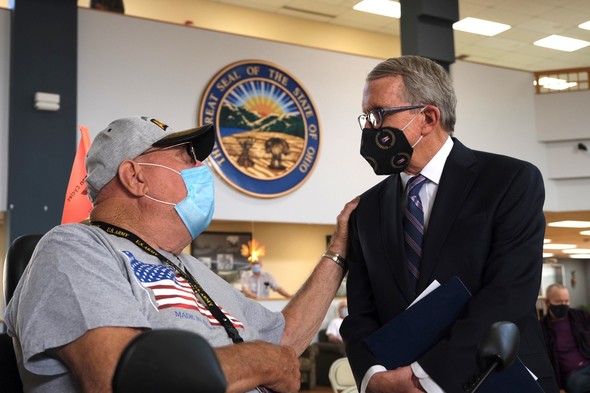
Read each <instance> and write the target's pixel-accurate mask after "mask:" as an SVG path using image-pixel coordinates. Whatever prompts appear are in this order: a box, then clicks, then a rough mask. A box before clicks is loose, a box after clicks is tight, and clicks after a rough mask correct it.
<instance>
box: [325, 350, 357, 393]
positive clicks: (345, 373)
mask: <svg viewBox="0 0 590 393" xmlns="http://www.w3.org/2000/svg"><path fill="white" fill-rule="evenodd" d="M328 377H329V378H330V384H331V385H332V390H333V391H334V393H343V391H344V390H347V389H349V388H351V387H354V388H356V382H355V380H354V375H353V374H352V369H351V368H350V364H349V363H348V358H340V359H337V360H336V361H335V362H334V363H332V365H331V366H330V372H329V374H328Z"/></svg>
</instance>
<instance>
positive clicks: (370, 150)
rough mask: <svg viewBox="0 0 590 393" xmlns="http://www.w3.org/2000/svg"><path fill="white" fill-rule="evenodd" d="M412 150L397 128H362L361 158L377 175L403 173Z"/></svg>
mask: <svg viewBox="0 0 590 393" xmlns="http://www.w3.org/2000/svg"><path fill="white" fill-rule="evenodd" d="M413 151H414V149H413V148H412V146H411V145H410V142H408V139H407V138H406V136H405V135H404V133H403V131H402V130H400V129H399V128H391V127H382V128H379V129H376V130H374V129H372V128H364V129H363V135H362V137H361V156H363V157H364V158H365V160H367V162H368V163H369V164H370V165H371V167H372V168H373V171H374V172H375V174H377V175H392V174H394V173H400V172H403V171H404V169H406V168H407V167H408V164H409V163H410V158H412V153H413Z"/></svg>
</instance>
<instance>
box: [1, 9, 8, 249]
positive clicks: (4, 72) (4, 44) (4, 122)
mask: <svg viewBox="0 0 590 393" xmlns="http://www.w3.org/2000/svg"><path fill="white" fill-rule="evenodd" d="M9 77H10V11H8V10H3V9H0V211H6V196H7V190H6V186H7V184H8V96H9V92H10V89H9V85H10V79H9ZM0 239H3V237H2V238H0Z"/></svg>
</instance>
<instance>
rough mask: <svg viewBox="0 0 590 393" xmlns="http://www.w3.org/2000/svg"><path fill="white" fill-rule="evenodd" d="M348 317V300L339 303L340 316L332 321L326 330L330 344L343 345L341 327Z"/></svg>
mask: <svg viewBox="0 0 590 393" xmlns="http://www.w3.org/2000/svg"><path fill="white" fill-rule="evenodd" d="M347 315H348V304H347V303H346V299H345V300H342V301H341V302H340V303H338V316H337V317H336V318H334V319H332V320H331V321H330V323H329V324H328V327H327V328H326V336H327V337H328V342H331V343H334V344H342V336H341V335H340V326H341V325H342V321H343V320H344V318H346V316H347Z"/></svg>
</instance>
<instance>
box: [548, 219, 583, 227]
mask: <svg viewBox="0 0 590 393" xmlns="http://www.w3.org/2000/svg"><path fill="white" fill-rule="evenodd" d="M547 225H549V226H550V227H559V228H590V221H574V220H565V221H556V222H550V223H549V224H547Z"/></svg>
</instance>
